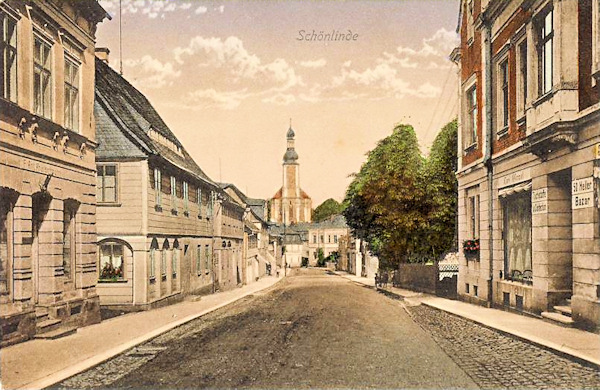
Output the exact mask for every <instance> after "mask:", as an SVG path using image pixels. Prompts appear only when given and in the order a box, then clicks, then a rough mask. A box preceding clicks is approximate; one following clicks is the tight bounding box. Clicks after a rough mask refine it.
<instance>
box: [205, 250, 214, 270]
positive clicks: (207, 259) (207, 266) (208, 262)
mask: <svg viewBox="0 0 600 390" xmlns="http://www.w3.org/2000/svg"><path fill="white" fill-rule="evenodd" d="M210 270H212V264H211V255H210V247H209V246H208V245H206V246H205V247H204V272H206V273H207V274H208V272H209V271H210Z"/></svg>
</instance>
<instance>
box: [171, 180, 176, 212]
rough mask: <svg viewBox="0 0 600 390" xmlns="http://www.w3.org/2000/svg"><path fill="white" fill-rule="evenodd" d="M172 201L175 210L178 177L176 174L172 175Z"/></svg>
mask: <svg viewBox="0 0 600 390" xmlns="http://www.w3.org/2000/svg"><path fill="white" fill-rule="evenodd" d="M171 202H172V205H173V210H177V179H175V176H171Z"/></svg>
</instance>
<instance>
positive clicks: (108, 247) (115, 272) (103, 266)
mask: <svg viewBox="0 0 600 390" xmlns="http://www.w3.org/2000/svg"><path fill="white" fill-rule="evenodd" d="M99 252H100V280H102V281H118V280H123V279H124V278H125V261H124V256H123V245H121V244H118V243H106V244H101V245H100V251H99ZM150 253H152V250H151V252H150Z"/></svg>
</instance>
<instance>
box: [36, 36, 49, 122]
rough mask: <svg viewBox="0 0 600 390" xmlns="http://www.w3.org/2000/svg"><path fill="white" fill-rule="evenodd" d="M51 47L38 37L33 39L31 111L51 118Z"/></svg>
mask: <svg viewBox="0 0 600 390" xmlns="http://www.w3.org/2000/svg"><path fill="white" fill-rule="evenodd" d="M50 50H51V47H50V45H49V44H48V43H46V42H45V41H43V40H42V39H41V38H39V37H37V36H36V37H35V39H34V48H33V59H34V65H33V111H34V112H35V113H36V114H37V115H40V116H42V117H44V118H48V119H52V68H51V63H52V59H51V56H50Z"/></svg>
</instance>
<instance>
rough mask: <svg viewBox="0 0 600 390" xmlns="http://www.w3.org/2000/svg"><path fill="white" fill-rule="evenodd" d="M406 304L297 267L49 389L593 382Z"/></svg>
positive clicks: (595, 381) (549, 357)
mask: <svg viewBox="0 0 600 390" xmlns="http://www.w3.org/2000/svg"><path fill="white" fill-rule="evenodd" d="M407 310H409V312H407V311H406V309H405V308H404V306H403V305H402V304H401V302H400V301H397V300H393V299H390V298H388V297H386V296H384V295H382V294H379V293H377V292H375V291H374V290H373V289H370V288H366V287H363V286H359V285H357V284H354V283H353V282H350V281H348V280H347V279H344V278H341V277H338V276H335V275H328V274H327V273H326V272H325V271H323V270H315V269H301V270H298V271H294V274H293V276H291V277H288V278H286V279H284V280H283V281H282V282H280V283H279V284H277V285H276V286H274V287H272V288H271V289H269V290H266V291H263V292H261V293H259V294H255V295H254V296H251V297H247V298H245V299H242V300H240V301H238V302H236V303H234V304H232V305H229V306H227V307H225V308H223V309H220V310H217V311H215V312H213V313H211V314H208V315H206V316H204V317H202V318H199V319H198V320H194V321H192V322H190V323H188V324H186V325H183V326H181V327H179V328H177V329H174V330H172V331H170V332H167V333H165V334H163V335H161V336H159V337H157V338H156V339H154V340H152V341H150V342H148V343H145V344H143V345H140V346H138V347H136V348H134V349H133V350H131V351H129V352H127V353H124V354H123V355H120V356H117V357H115V358H113V359H111V360H109V361H107V362H105V363H103V364H101V365H100V366H97V367H95V368H93V369H91V370H89V371H87V372H84V373H82V374H79V375H77V376H75V377H72V378H70V379H68V380H66V381H64V382H62V383H61V384H59V385H57V388H105V387H110V388H159V387H163V388H198V387H220V388H223V387H228V388H231V387H262V388H273V387H288V388H289V387H304V388H306V387H351V388H356V387H374V388H449V387H454V388H457V387H458V388H475V387H484V388H487V387H496V388H497V387H530V388H542V387H552V388H557V387H560V388H572V387H575V388H581V387H589V388H599V387H600V379H599V377H598V373H597V372H596V371H594V370H593V369H592V368H588V367H585V366H582V365H580V364H578V363H574V362H571V361H570V360H567V359H565V358H562V357H560V356H557V355H555V354H553V353H551V352H548V351H546V350H543V349H540V348H537V347H534V346H532V345H529V344H527V343H523V342H520V341H517V340H514V339H512V338H510V337H507V336H504V335H502V334H500V333H498V332H495V331H492V330H489V329H487V328H483V327H481V326H478V325H475V324H473V323H471V322H469V321H466V320H463V319H461V318H458V317H455V316H451V315H448V314H445V313H442V312H439V311H437V310H435V309H431V308H428V307H424V306H419V307H409V308H408V309H407ZM409 313H410V314H409Z"/></svg>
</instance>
